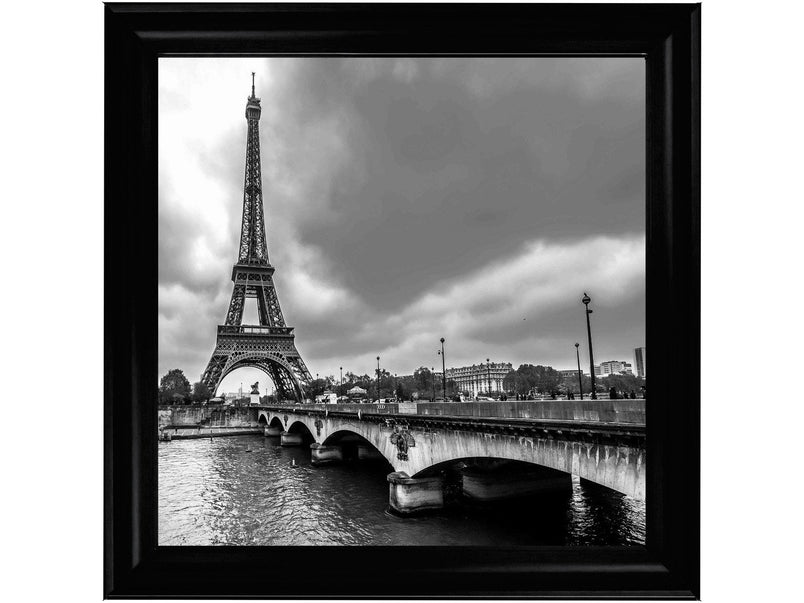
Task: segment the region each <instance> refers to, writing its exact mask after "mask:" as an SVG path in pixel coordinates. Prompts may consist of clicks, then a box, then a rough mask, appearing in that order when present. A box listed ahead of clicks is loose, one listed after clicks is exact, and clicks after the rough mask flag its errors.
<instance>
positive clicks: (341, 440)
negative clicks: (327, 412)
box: [322, 428, 393, 470]
mask: <svg viewBox="0 0 804 603" xmlns="http://www.w3.org/2000/svg"><path fill="white" fill-rule="evenodd" d="M322 445H323V446H339V447H340V448H341V451H342V454H343V458H344V459H345V460H350V459H356V460H361V461H382V462H384V463H385V464H386V465H388V467H389V468H390V469H391V470H393V464H392V463H391V461H390V459H388V458H387V457H386V456H385V454H384V453H383V451H382V450H380V449H379V448H378V447H377V446H376V445H375V444H374V442H372V441H371V440H369V439H368V438H366V437H365V435H363V434H361V433H359V432H358V431H354V430H352V429H345V428H341V429H337V430H335V431H333V432H331V433H330V434H329V435H327V436H326V438H325V439H324V441H323V442H322Z"/></svg>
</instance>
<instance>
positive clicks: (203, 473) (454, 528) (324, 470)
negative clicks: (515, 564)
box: [159, 435, 645, 546]
mask: <svg viewBox="0 0 804 603" xmlns="http://www.w3.org/2000/svg"><path fill="white" fill-rule="evenodd" d="M294 461H295V464H294ZM389 472H390V468H389V467H388V466H387V465H379V466H378V465H372V464H366V463H346V464H343V465H333V466H326V467H313V466H312V465H311V464H310V451H309V449H306V448H305V447H298V448H283V447H281V446H279V440H278V438H266V437H263V436H255V435H249V436H232V437H219V438H214V439H199V440H174V441H172V442H160V443H159V544H160V545H349V544H357V545H482V546H505V545H618V544H644V542H645V505H644V503H643V502H640V501H637V500H634V499H632V498H629V497H627V496H623V495H622V494H619V493H617V492H614V491H612V490H609V489H607V488H603V487H600V486H596V485H595V484H591V483H589V482H586V481H583V482H582V481H580V480H577V479H576V478H573V486H572V491H571V492H565V493H555V494H550V495H542V496H540V497H538V498H536V499H527V500H523V501H520V502H518V503H515V504H507V505H505V506H498V507H494V508H485V509H472V508H463V507H461V508H454V509H451V510H448V511H444V512H443V513H440V514H437V515H430V516H425V517H416V518H404V519H403V518H398V517H396V516H394V515H391V514H390V513H388V512H387V506H388V483H387V482H386V479H385V478H386V475H387V474H388V473H389Z"/></svg>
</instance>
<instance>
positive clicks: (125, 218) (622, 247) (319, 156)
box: [104, 4, 700, 599]
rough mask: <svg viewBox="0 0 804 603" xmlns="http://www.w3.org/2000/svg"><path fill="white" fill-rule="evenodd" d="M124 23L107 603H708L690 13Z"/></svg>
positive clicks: (217, 14)
mask: <svg viewBox="0 0 804 603" xmlns="http://www.w3.org/2000/svg"><path fill="white" fill-rule="evenodd" d="M105 11H106V41H107V46H106V59H107V60H106V218H105V219H106V220H107V242H106V308H107V322H106V324H105V330H106V358H107V362H106V389H105V393H106V415H105V417H106V423H105V428H106V429H105V444H106V449H105V462H106V470H107V473H106V478H107V483H106V488H107V490H106V494H107V498H106V574H105V576H106V586H105V591H104V592H105V594H106V596H107V597H113V598H118V597H130V596H159V597H179V596H185V597H186V596H197V597H244V596H251V597H273V598H291V597H292V598H295V597H302V598H333V597H340V598H342V597H350V598H361V597H371V598H410V597H417V598H421V597H462V598H466V597H479V596H481V597H488V598H495V597H531V598H550V597H561V598H567V597H571V598H607V597H613V596H624V597H630V598H633V597H644V598H654V597H662V598H677V599H694V598H696V597H697V596H698V571H699V570H698V561H697V559H698V554H699V553H698V533H699V519H698V518H699V510H698V491H699V485H698V477H697V476H698V473H699V468H698V458H699V433H698V429H699V428H698V413H699V383H698V378H699V374H700V360H699V357H700V351H699V342H698V338H699V331H700V317H699V315H700V310H699V303H700V293H699V270H700V268H699V262H700V258H699V247H700V225H699V211H700V210H699V204H700V200H699V182H698V179H699V163H700V160H699V156H698V153H699V151H698V147H699V140H698V138H699V123H698V121H699V108H698V102H699V100H698V99H699V87H700V81H699V63H700V58H699V49H698V48H699V46H698V45H699V37H700V33H699V19H700V7H699V5H694V4H690V5H684V4H678V5H674V6H664V5H655V6H651V5H631V6H627V5H576V6H565V5H508V6H492V5H351V4H342V5H270V4H269V5H215V4H211V5H162V6H160V7H158V8H157V7H155V6H150V5H124V4H121V5H115V4H109V5H107V6H106V9H105ZM112 222H114V223H116V224H121V223H123V224H126V225H127V228H126V229H125V230H123V231H121V230H120V229H119V228H117V229H114V231H112V230H110V229H109V228H108V225H109V224H111V223H112ZM112 232H113V234H112ZM121 275H125V278H121ZM112 308H114V317H113V318H112V317H111V316H112V313H111V312H110V310H111V309H112ZM648 343H650V348H651V360H650V366H651V383H650V388H648V382H647V365H648V362H647V347H648ZM322 547H323V548H322Z"/></svg>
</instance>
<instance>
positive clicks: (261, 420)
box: [257, 412, 268, 425]
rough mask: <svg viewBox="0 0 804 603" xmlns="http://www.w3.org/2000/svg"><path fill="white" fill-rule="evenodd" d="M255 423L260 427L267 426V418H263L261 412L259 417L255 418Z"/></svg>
mask: <svg viewBox="0 0 804 603" xmlns="http://www.w3.org/2000/svg"><path fill="white" fill-rule="evenodd" d="M257 423H259V424H260V425H268V418H267V417H266V416H265V413H264V412H261V413H260V415H259V416H258V417H257Z"/></svg>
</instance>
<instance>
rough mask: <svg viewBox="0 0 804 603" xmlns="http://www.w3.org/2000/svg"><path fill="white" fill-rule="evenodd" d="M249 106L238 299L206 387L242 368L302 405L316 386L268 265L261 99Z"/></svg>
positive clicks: (204, 378)
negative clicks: (248, 313)
mask: <svg viewBox="0 0 804 603" xmlns="http://www.w3.org/2000/svg"><path fill="white" fill-rule="evenodd" d="M251 77H252V81H251V96H250V97H249V98H248V102H247V104H246V121H247V122H248V138H247V141H246V176H245V185H244V192H243V222H242V225H241V228H240V250H239V253H238V257H237V263H236V264H235V265H234V267H233V268H232V281H233V282H234V289H233V290H232V299H231V301H230V302H229V311H228V312H227V314H226V324H223V325H219V326H218V336H217V341H216V344H215V351H213V352H212V358H211V359H210V361H209V364H208V365H207V368H206V370H205V371H204V374H203V376H202V377H201V381H202V382H203V383H204V384H205V385H206V386H207V387H209V389H210V390H211V391H213V392H214V391H216V390H217V388H218V386H219V385H220V383H221V381H222V380H223V378H224V377H225V376H226V375H227V374H229V373H230V372H232V371H234V370H235V369H238V368H242V367H247V366H248V367H255V368H258V369H261V370H263V371H264V372H265V373H267V374H268V375H269V376H270V377H271V380H272V381H273V382H274V385H275V386H276V389H277V395H278V396H279V398H280V399H282V400H295V401H297V402H301V401H302V400H303V399H304V397H305V395H304V390H305V388H306V387H308V386H309V384H310V382H311V381H312V377H311V376H310V372H309V371H308V370H307V366H306V365H305V364H304V361H303V360H302V358H301V356H300V355H299V352H298V350H297V349H296V344H295V342H294V335H293V327H288V326H287V325H285V319H284V317H283V316H282V309H281V308H280V307H279V299H278V298H277V296H276V289H275V288H274V281H273V274H274V267H273V266H271V263H270V262H269V261H268V246H267V244H266V242H265V221H264V219H263V205H262V175H261V173H260V128H259V120H260V113H261V109H260V99H259V98H257V97H256V95H255V94H254V74H253V73H252V74H251ZM246 298H256V300H257V311H258V314H259V321H260V324H259V325H244V324H242V320H243V306H244V304H245V300H246Z"/></svg>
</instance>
